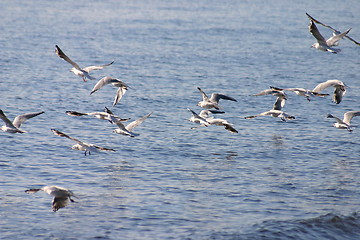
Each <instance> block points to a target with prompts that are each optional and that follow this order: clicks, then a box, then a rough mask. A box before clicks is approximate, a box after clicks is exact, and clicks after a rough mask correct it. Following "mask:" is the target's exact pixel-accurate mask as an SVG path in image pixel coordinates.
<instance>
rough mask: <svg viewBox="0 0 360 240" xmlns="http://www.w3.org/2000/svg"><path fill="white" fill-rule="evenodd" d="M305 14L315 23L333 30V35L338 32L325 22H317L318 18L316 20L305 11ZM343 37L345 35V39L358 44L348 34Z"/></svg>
mask: <svg viewBox="0 0 360 240" xmlns="http://www.w3.org/2000/svg"><path fill="white" fill-rule="evenodd" d="M306 15H307V16H308V18H309V19H310V20H312V21H313V22H315V23H317V24H321V25H323V26H324V27H327V28H329V29H331V30H332V31H333V32H334V33H333V34H334V35H336V34H339V33H340V32H339V31H338V30H336V29H335V28H333V27H331V26H329V25H326V24H324V23H321V22H319V21H318V20H316V19H315V18H313V17H312V16H310V15H309V14H308V13H306ZM345 37H346V38H347V39H349V40H350V41H352V42H354V43H355V44H357V45H360V43H359V42H357V41H355V40H354V39H352V38H351V37H349V36H348V35H345Z"/></svg>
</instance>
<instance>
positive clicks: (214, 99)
mask: <svg viewBox="0 0 360 240" xmlns="http://www.w3.org/2000/svg"><path fill="white" fill-rule="evenodd" d="M197 89H198V90H199V91H200V93H201V95H202V99H203V100H202V101H200V102H199V103H198V104H197V106H200V107H202V108H206V109H211V108H215V109H217V110H219V109H220V106H219V101H220V99H225V100H230V101H234V102H237V100H236V99H234V98H232V97H228V96H225V95H223V94H219V93H212V94H211V97H210V98H209V97H208V96H207V95H206V93H205V92H204V91H203V90H201V88H199V87H198V88H197Z"/></svg>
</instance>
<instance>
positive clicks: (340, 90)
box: [312, 79, 347, 104]
mask: <svg viewBox="0 0 360 240" xmlns="http://www.w3.org/2000/svg"><path fill="white" fill-rule="evenodd" d="M328 87H334V88H335V90H334V94H333V97H332V101H333V102H335V103H336V104H339V103H340V102H341V100H342V98H343V96H344V95H345V93H346V88H347V86H346V85H345V84H344V83H343V82H342V81H340V80H336V79H334V80H327V81H326V82H322V83H320V84H318V85H317V86H316V87H315V88H314V89H313V90H312V91H313V92H321V91H323V90H324V89H326V88H328Z"/></svg>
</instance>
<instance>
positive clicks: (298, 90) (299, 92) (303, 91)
mask: <svg viewBox="0 0 360 240" xmlns="http://www.w3.org/2000/svg"><path fill="white" fill-rule="evenodd" d="M270 88H271V89H274V90H277V91H290V92H294V93H295V94H296V95H298V96H303V97H305V98H306V99H307V100H308V101H309V102H310V101H311V100H310V96H319V97H324V96H329V94H322V93H317V92H313V91H311V90H309V89H305V88H277V87H273V86H270Z"/></svg>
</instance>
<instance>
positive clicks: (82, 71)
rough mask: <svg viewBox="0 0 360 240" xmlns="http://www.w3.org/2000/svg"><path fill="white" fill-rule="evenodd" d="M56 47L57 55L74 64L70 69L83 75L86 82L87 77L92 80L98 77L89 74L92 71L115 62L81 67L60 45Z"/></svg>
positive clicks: (76, 73) (78, 74)
mask: <svg viewBox="0 0 360 240" xmlns="http://www.w3.org/2000/svg"><path fill="white" fill-rule="evenodd" d="M55 47H56V49H55V53H56V55H58V56H59V57H60V58H62V59H64V60H65V61H67V62H68V63H70V64H71V65H72V66H73V68H71V69H70V72H73V73H74V74H75V75H77V76H80V77H82V79H83V81H84V82H86V78H88V79H91V80H95V79H96V78H94V77H92V76H90V75H89V72H90V71H92V70H100V69H103V68H104V67H107V66H110V65H111V64H113V63H114V61H112V62H111V63H108V64H104V65H101V66H89V67H85V68H80V66H79V65H78V64H77V63H76V62H74V61H72V60H71V59H70V58H69V57H68V56H66V55H65V53H64V52H63V51H62V50H61V49H60V48H59V46H58V45H55Z"/></svg>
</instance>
